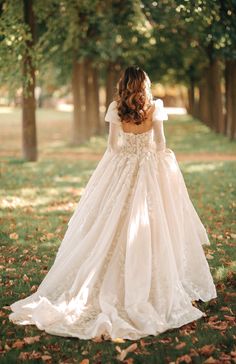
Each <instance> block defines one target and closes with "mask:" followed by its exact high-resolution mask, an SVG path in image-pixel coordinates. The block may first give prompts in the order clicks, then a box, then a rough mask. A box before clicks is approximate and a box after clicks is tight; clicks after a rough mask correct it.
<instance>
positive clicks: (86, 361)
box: [79, 359, 89, 364]
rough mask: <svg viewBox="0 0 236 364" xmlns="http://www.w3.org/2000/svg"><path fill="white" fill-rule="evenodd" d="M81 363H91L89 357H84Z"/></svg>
mask: <svg viewBox="0 0 236 364" xmlns="http://www.w3.org/2000/svg"><path fill="white" fill-rule="evenodd" d="M79 364H89V359H83V360H82V361H81V362H80V363H79Z"/></svg>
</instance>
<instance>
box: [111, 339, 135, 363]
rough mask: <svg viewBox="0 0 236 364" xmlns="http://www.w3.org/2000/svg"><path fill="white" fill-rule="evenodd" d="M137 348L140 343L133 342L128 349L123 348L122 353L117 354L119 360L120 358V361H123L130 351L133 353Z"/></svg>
mask: <svg viewBox="0 0 236 364" xmlns="http://www.w3.org/2000/svg"><path fill="white" fill-rule="evenodd" d="M137 348H138V345H137V344H136V343H134V344H131V345H130V346H128V347H127V348H126V349H124V350H121V352H120V354H119V355H117V357H116V358H117V359H118V360H120V361H123V360H124V359H125V358H126V356H127V354H128V353H131V352H133V351H135V350H136V349H137Z"/></svg>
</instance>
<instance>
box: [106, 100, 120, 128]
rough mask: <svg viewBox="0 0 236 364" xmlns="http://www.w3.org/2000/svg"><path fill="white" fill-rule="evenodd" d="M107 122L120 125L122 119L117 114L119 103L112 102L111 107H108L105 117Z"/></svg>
mask: <svg viewBox="0 0 236 364" xmlns="http://www.w3.org/2000/svg"><path fill="white" fill-rule="evenodd" d="M105 121H107V122H109V123H113V124H117V125H120V117H119V115H118V112H117V103H116V101H112V102H111V103H110V105H109V106H108V109H107V112H106V115H105Z"/></svg>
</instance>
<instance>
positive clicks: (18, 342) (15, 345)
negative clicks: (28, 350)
mask: <svg viewBox="0 0 236 364" xmlns="http://www.w3.org/2000/svg"><path fill="white" fill-rule="evenodd" d="M24 345H25V342H24V340H16V341H15V342H14V343H13V344H12V348H14V349H22V348H23V346H24Z"/></svg>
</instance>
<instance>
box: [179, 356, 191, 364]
mask: <svg viewBox="0 0 236 364" xmlns="http://www.w3.org/2000/svg"><path fill="white" fill-rule="evenodd" d="M175 363H176V364H181V363H187V364H188V363H192V358H191V356H190V355H188V354H185V355H182V356H180V357H179V358H177V360H176V362H175Z"/></svg>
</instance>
